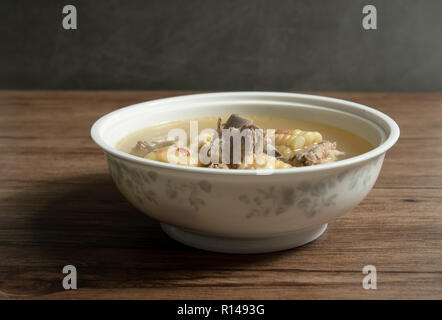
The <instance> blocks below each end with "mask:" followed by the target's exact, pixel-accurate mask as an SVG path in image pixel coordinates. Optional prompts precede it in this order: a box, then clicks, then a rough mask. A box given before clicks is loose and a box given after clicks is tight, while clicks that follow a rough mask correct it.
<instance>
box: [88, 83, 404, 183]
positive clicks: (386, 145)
mask: <svg viewBox="0 0 442 320" xmlns="http://www.w3.org/2000/svg"><path fill="white" fill-rule="evenodd" d="M248 95H254V96H255V98H256V99H259V97H264V96H266V97H268V96H269V95H270V96H273V97H291V98H304V99H306V98H307V99H308V98H311V99H316V100H317V101H318V102H319V101H320V102H325V103H327V102H329V103H339V104H345V105H346V106H350V107H352V108H355V109H358V110H361V111H364V112H365V113H368V114H371V115H374V116H377V117H379V118H381V119H382V120H384V121H385V122H386V123H387V125H388V127H389V129H390V133H389V135H387V137H386V139H385V141H383V142H382V143H381V144H380V145H378V146H377V147H375V148H373V149H372V150H370V151H368V152H365V153H363V154H360V155H357V156H354V157H351V158H348V159H344V160H339V161H336V162H331V163H326V164H321V165H316V166H306V167H297V168H296V169H294V168H287V169H253V170H250V169H235V170H221V169H218V170H217V169H213V168H205V167H190V166H183V165H177V164H171V163H165V162H160V161H154V160H149V159H144V158H140V157H137V156H134V155H131V154H128V153H126V152H123V151H119V150H117V149H116V148H115V147H113V146H110V145H109V144H107V143H106V142H105V141H104V139H103V138H102V137H101V135H100V128H101V127H102V126H103V125H104V124H105V123H106V121H107V120H109V119H110V118H112V117H115V116H117V115H119V114H122V113H123V112H127V111H129V110H132V109H135V108H139V107H140V106H141V105H143V106H145V105H149V104H152V105H153V104H158V103H170V102H179V101H180V100H187V99H191V98H200V97H209V96H210V97H212V98H217V97H219V98H225V97H228V96H237V97H240V96H248ZM359 116H360V117H362V118H364V117H363V116H361V115H359ZM365 119H366V118H365ZM366 120H368V119H366ZM369 121H370V122H374V121H373V120H369ZM90 134H91V137H92V140H93V141H94V142H95V143H96V144H97V145H98V146H99V147H100V148H101V149H102V150H103V151H105V152H106V153H109V154H111V155H113V156H115V157H117V158H120V159H124V160H127V161H129V162H133V163H137V164H141V165H148V166H152V167H157V168H163V169H169V170H177V171H182V172H194V173H200V174H217V175H219V174H220V175H242V176H243V175H252V176H255V175H279V174H296V173H306V172H319V171H324V170H332V169H336V168H344V167H348V166H352V165H354V164H358V163H361V162H364V161H367V160H370V159H373V158H376V157H378V156H380V155H382V154H383V153H385V152H386V151H387V150H389V149H390V148H391V147H392V146H393V145H394V144H395V143H396V142H397V140H398V139H399V135H400V130H399V126H398V125H397V123H396V122H395V121H394V120H393V119H392V118H390V117H389V116H387V115H386V114H385V113H383V112H381V111H378V110H376V109H374V108H372V107H368V106H365V105H363V104H359V103H356V102H352V101H348V100H343V99H337V98H331V97H326V96H321V95H314V94H304V93H290V92H276V91H226V92H213V93H197V94H185V95H180V96H174V97H167V98H160V99H153V100H148V101H144V102H140V103H136V104H133V105H129V106H126V107H122V108H119V109H117V110H114V111H112V112H109V113H107V114H105V115H103V116H102V117H100V118H99V119H98V120H96V121H95V122H94V124H93V125H92V127H91V131H90ZM122 139H123V137H122Z"/></svg>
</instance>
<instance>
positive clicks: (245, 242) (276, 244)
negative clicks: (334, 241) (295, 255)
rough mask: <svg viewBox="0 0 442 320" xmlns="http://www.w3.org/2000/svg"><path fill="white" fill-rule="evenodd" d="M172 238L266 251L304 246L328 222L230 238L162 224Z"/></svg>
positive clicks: (221, 248)
mask: <svg viewBox="0 0 442 320" xmlns="http://www.w3.org/2000/svg"><path fill="white" fill-rule="evenodd" d="M161 227H162V228H163V230H164V232H165V233H166V234H167V235H168V236H169V237H171V238H172V239H174V240H176V241H178V242H181V243H183V244H186V245H188V246H191V247H195V248H198V249H203V250H207V251H215V252H222V253H266V252H274V251H281V250H287V249H291V248H295V247H299V246H302V245H304V244H306V243H309V242H310V241H313V240H315V239H317V238H318V237H320V236H321V235H322V234H323V233H324V231H325V229H327V224H322V225H319V226H314V227H311V228H307V229H302V230H299V231H296V232H293V233H289V234H285V235H282V236H276V237H267V238H229V237H218V236H210V235H205V234H201V233H196V232H192V231H188V230H185V229H181V228H177V227H174V226H171V225H168V224H164V223H162V224H161Z"/></svg>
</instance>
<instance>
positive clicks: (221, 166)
mask: <svg viewBox="0 0 442 320" xmlns="http://www.w3.org/2000/svg"><path fill="white" fill-rule="evenodd" d="M209 168H214V169H230V168H229V166H228V165H226V164H225V163H212V164H210V166H209Z"/></svg>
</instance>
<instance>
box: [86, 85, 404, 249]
mask: <svg viewBox="0 0 442 320" xmlns="http://www.w3.org/2000/svg"><path fill="white" fill-rule="evenodd" d="M91 135H92V138H93V139H94V141H95V142H96V143H97V144H98V146H99V147H101V148H102V149H103V150H104V151H105V154H106V158H107V161H108V165H109V170H110V173H111V175H112V178H113V180H114V182H115V184H116V186H117V187H118V189H119V190H120V191H121V193H122V194H123V195H124V196H125V197H126V198H127V200H128V201H129V202H130V203H132V204H133V205H134V206H135V207H137V208H138V209H139V210H141V211H142V212H144V213H145V214H147V215H148V216H150V217H152V218H154V219H156V220H157V221H159V222H160V223H161V226H162V228H163V230H164V231H165V232H166V233H167V234H168V235H169V236H170V237H172V238H174V239H176V240H178V241H180V242H182V243H185V244H187V245H190V246H193V247H197V248H201V249H205V250H211V251H217V252H227V253H262V252H271V251H278V250H284V249H289V248H293V247H297V246H300V245H303V244H305V243H308V242H310V241H312V240H314V239H316V238H317V237H319V236H320V235H321V234H322V233H323V232H324V231H325V229H326V227H327V222H328V221H330V220H332V219H334V218H335V217H338V216H340V215H342V214H344V213H346V212H348V211H350V210H351V209H352V208H353V207H354V206H356V205H357V204H358V203H359V202H360V201H362V199H364V197H365V196H366V195H367V194H368V192H369V191H370V190H371V188H372V187H373V185H374V183H375V182H376V179H377V177H378V175H379V172H380V170H381V167H382V163H383V159H384V156H385V153H386V151H387V150H388V149H389V148H391V147H392V146H393V145H394V143H395V142H396V141H397V139H398V137H399V128H398V126H397V124H396V123H395V122H394V121H393V120H392V119H391V118H389V117H388V116H386V115H385V114H383V113H381V112H379V111H377V110H375V109H372V108H369V107H367V106H363V105H360V104H356V103H353V102H348V101H344V100H339V99H333V98H327V97H320V96H312V95H303V94H292V93H276V92H227V93H209V94H197V95H187V96H182V97H174V98H166V99H160V100H155V101H148V102H144V103H140V104H136V105H133V106H129V107H125V108H122V109H119V110H117V111H114V112H111V113H109V114H107V115H105V116H104V117H102V118H100V119H99V120H98V121H97V122H96V123H95V124H94V125H93V127H92V130H91Z"/></svg>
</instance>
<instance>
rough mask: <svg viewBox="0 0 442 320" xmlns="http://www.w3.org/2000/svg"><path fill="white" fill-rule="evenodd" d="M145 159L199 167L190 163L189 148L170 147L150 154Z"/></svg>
mask: <svg viewBox="0 0 442 320" xmlns="http://www.w3.org/2000/svg"><path fill="white" fill-rule="evenodd" d="M144 158H146V159H149V160H154V161H160V162H166V163H172V164H179V165H184V166H197V165H198V164H192V163H191V162H190V152H189V150H188V149H187V148H181V147H177V146H170V147H165V148H161V149H157V150H154V151H152V152H149V153H148V154H147V155H146V156H145V157H144Z"/></svg>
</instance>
